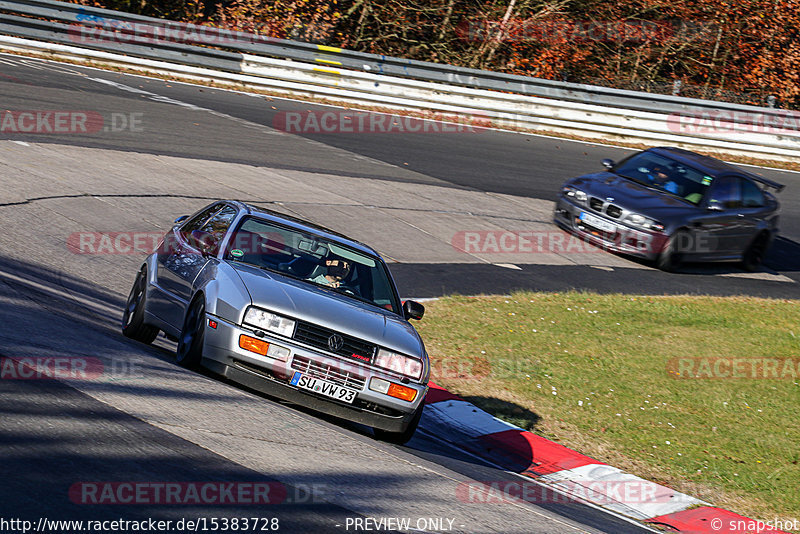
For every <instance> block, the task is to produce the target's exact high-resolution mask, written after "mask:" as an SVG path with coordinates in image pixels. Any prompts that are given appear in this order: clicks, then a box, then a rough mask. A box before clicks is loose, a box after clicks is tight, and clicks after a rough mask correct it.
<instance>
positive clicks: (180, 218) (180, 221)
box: [175, 215, 189, 224]
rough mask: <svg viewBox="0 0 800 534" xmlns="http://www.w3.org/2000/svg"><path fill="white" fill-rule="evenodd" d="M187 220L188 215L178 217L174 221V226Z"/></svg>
mask: <svg viewBox="0 0 800 534" xmlns="http://www.w3.org/2000/svg"><path fill="white" fill-rule="evenodd" d="M188 218H189V216H188V215H181V216H180V217H178V218H177V219H175V224H180V223H182V222H183V221H185V220H186V219H188Z"/></svg>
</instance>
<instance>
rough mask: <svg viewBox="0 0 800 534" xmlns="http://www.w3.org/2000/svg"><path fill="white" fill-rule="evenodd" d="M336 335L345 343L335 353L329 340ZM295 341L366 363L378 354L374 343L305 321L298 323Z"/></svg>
mask: <svg viewBox="0 0 800 534" xmlns="http://www.w3.org/2000/svg"><path fill="white" fill-rule="evenodd" d="M334 334H338V335H339V336H341V337H342V340H343V341H344V343H343V344H342V347H341V348H340V349H339V350H337V351H335V352H334V351H332V350H331V349H330V347H329V346H328V339H330V337H331V336H332V335H334ZM294 339H295V340H297V341H299V342H301V343H305V344H307V345H311V346H312V347H316V348H318V349H322V350H324V351H326V352H330V353H332V354H336V355H337V356H344V357H346V358H350V359H353V360H356V361H359V362H364V363H370V362H371V361H372V357H373V356H374V355H375V352H376V347H375V345H373V344H372V343H367V342H366V341H362V340H360V339H357V338H354V337H351V336H347V335H345V334H339V333H338V332H334V331H333V330H328V329H327V328H322V327H321V326H317V325H314V324H311V323H306V322H303V321H298V322H297V328H296V329H295V333H294ZM359 356H361V357H360V358H359Z"/></svg>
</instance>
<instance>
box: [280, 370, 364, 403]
mask: <svg viewBox="0 0 800 534" xmlns="http://www.w3.org/2000/svg"><path fill="white" fill-rule="evenodd" d="M289 383H290V384H291V385H293V386H297V387H298V388H300V389H305V390H307V391H313V392H314V393H319V394H320V395H324V396H326V397H330V398H332V399H336V400H338V401H342V402H346V403H348V404H351V403H352V402H353V401H354V400H356V393H358V392H357V391H356V390H354V389H348V388H344V387H342V386H339V385H337V384H332V383H330V382H326V381H325V380H320V379H319V378H313V377H310V376H308V375H304V374H303V373H300V372H295V373H294V376H292V381H291V382H289Z"/></svg>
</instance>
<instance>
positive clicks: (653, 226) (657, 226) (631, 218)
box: [625, 213, 664, 232]
mask: <svg viewBox="0 0 800 534" xmlns="http://www.w3.org/2000/svg"><path fill="white" fill-rule="evenodd" d="M625 220H626V221H627V222H629V223H631V224H632V225H634V226H640V227H641V228H644V229H646V230H655V231H656V232H663V231H664V225H663V224H661V223H660V222H658V221H656V220H653V219H650V218H647V217H645V216H644V215H640V214H638V213H631V214H630V215H628V217H627V218H626V219H625Z"/></svg>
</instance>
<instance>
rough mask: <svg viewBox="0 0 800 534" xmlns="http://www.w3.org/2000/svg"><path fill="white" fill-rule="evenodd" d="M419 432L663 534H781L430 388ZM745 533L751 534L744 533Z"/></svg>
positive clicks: (455, 396)
mask: <svg viewBox="0 0 800 534" xmlns="http://www.w3.org/2000/svg"><path fill="white" fill-rule="evenodd" d="M421 425H422V427H423V428H426V429H435V432H436V433H437V435H440V436H441V437H443V438H444V439H446V440H448V441H450V442H452V443H455V444H457V445H458V446H459V447H461V448H463V449H464V450H466V451H468V452H470V453H472V454H475V455H477V456H479V457H482V458H485V459H487V460H489V461H491V462H492V463H493V464H495V465H500V466H502V467H504V468H506V469H508V470H509V471H513V472H516V473H520V474H523V475H525V476H528V477H531V478H533V479H535V480H536V482H537V483H539V484H543V485H545V486H544V487H548V488H553V490H554V491H557V492H558V494H559V495H565V496H567V498H572V499H573V500H574V501H575V502H581V503H590V504H592V505H595V506H599V507H601V508H603V509H606V510H609V511H611V512H614V513H616V514H620V515H623V516H627V517H629V518H632V519H637V520H640V521H644V522H646V523H651V524H653V525H654V526H660V527H662V528H665V529H666V531H667V532H682V533H691V534H711V533H714V534H719V533H730V534H745V533H746V532H751V531H752V532H756V531H757V532H758V533H759V534H786V533H785V532H783V531H780V530H772V529H769V528H766V525H765V524H763V523H761V524H759V523H758V522H756V521H755V520H752V519H748V518H746V517H743V516H741V515H738V514H735V513H733V512H729V511H727V510H723V509H721V508H715V507H713V506H710V505H709V504H708V503H705V502H703V501H701V500H699V499H697V498H695V497H691V496H689V495H686V494H684V493H680V492H677V491H675V490H672V489H670V488H668V487H666V486H662V485H659V484H656V483H655V482H650V481H647V480H644V479H642V478H639V477H637V476H635V475H632V474H630V473H625V472H623V471H621V470H619V469H617V468H616V467H612V466H610V465H607V464H604V463H602V462H598V461H597V460H594V459H592V458H590V457H588V456H585V455H583V454H580V453H578V452H575V451H573V450H571V449H568V448H567V447H564V446H563V445H559V444H558V443H554V442H552V441H549V440H547V439H545V438H543V437H541V436H538V435H536V434H533V433H531V432H528V431H526V430H523V429H521V428H519V427H517V426H514V425H511V424H509V423H506V422H505V421H502V420H500V419H498V418H496V417H493V416H492V415H490V414H488V413H486V412H485V411H483V410H481V409H480V408H478V407H476V406H475V405H473V404H471V403H469V402H467V401H465V400H463V399H461V398H460V397H458V396H457V395H454V394H452V393H450V392H449V391H447V390H446V389H443V388H441V387H439V386H437V385H435V384H433V383H431V384H430V390H429V391H428V395H427V397H426V398H425V410H424V412H423V415H422V421H421ZM743 525H754V526H753V527H752V528H751V529H748V528H744V527H743Z"/></svg>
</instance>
